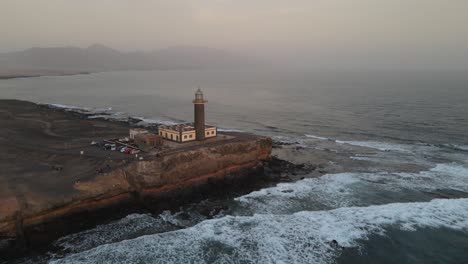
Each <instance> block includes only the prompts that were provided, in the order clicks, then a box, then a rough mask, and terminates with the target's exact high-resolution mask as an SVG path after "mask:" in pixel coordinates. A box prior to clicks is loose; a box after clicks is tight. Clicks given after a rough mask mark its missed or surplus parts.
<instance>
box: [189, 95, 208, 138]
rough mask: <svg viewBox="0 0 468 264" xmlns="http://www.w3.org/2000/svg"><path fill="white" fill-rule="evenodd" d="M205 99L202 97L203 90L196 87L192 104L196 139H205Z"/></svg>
mask: <svg viewBox="0 0 468 264" xmlns="http://www.w3.org/2000/svg"><path fill="white" fill-rule="evenodd" d="M206 102H208V101H205V100H204V99H203V92H202V91H201V90H200V88H198V90H197V91H196V92H195V99H194V100H193V105H194V106H195V137H196V140H198V141H202V140H205V103H206Z"/></svg>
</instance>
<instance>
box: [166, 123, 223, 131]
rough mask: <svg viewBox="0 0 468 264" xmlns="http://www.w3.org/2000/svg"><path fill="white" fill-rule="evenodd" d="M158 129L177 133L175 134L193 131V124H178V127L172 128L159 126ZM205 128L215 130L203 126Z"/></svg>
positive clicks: (173, 126)
mask: <svg viewBox="0 0 468 264" xmlns="http://www.w3.org/2000/svg"><path fill="white" fill-rule="evenodd" d="M160 128H162V129H168V130H172V131H177V132H179V131H181V132H187V131H195V126H194V124H193V123H185V124H178V125H172V126H160ZM207 128H215V126H210V125H205V129H207Z"/></svg>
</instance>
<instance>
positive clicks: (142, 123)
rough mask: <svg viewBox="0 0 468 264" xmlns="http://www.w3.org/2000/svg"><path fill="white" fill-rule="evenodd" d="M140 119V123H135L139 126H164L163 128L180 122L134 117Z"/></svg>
mask: <svg viewBox="0 0 468 264" xmlns="http://www.w3.org/2000/svg"><path fill="white" fill-rule="evenodd" d="M135 118H137V119H140V120H141V121H140V122H138V123H137V125H139V126H153V125H165V126H172V125H177V124H180V122H175V121H171V120H161V119H151V118H144V117H135Z"/></svg>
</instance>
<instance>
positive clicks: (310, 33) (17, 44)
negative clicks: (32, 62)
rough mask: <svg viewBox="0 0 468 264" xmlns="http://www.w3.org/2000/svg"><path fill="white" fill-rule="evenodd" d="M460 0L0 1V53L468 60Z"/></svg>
mask: <svg viewBox="0 0 468 264" xmlns="http://www.w3.org/2000/svg"><path fill="white" fill-rule="evenodd" d="M467 14H468V1H464V0H460V1H459V0H445V1H443V0H440V1H435V0H407V1H404V0H341V1H338V0H334V1H333V0H298V1H278V0H260V1H247V0H217V1H215V0H213V1H208V0H171V1H156V0H139V1H133V0H79V1H78V0H76V1H71V0H47V1H37V0H30V1H26V0H2V1H1V3H0V35H1V43H0V51H1V52H7V51H14V50H21V49H27V48H30V47H33V46H36V47H56V46H78V47H86V46H89V45H90V44H93V43H102V44H104V45H107V46H110V47H113V48H116V49H119V50H123V51H133V50H154V49H160V48H165V47H169V46H180V45H184V46H186V45H193V46H204V47H212V48H221V49H228V50H231V51H236V52H242V53H245V54H256V55H258V56H261V57H265V58H268V57H275V58H276V59H277V60H278V61H288V62H294V61H296V60H297V62H298V64H308V63H310V64H313V63H318V62H317V58H321V59H322V60H323V61H321V62H324V61H325V60H328V59H329V60H331V61H334V60H335V61H339V62H341V63H348V64H353V63H355V62H356V59H357V58H361V59H362V58H365V60H367V61H368V62H372V63H384V62H386V61H390V62H395V61H397V62H398V61H399V60H400V61H401V60H405V62H407V63H410V64H411V63H414V64H417V65H425V66H428V65H429V67H430V65H431V64H440V65H447V66H450V67H453V66H455V67H466V65H467V64H466V59H467V58H468V55H467V54H468V26H467V25H468V15H467Z"/></svg>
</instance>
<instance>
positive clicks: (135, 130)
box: [130, 128, 149, 140]
mask: <svg viewBox="0 0 468 264" xmlns="http://www.w3.org/2000/svg"><path fill="white" fill-rule="evenodd" d="M147 133H149V131H148V130H146V129H143V128H131V129H130V139H133V140H134V139H135V136H136V135H138V134H147Z"/></svg>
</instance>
